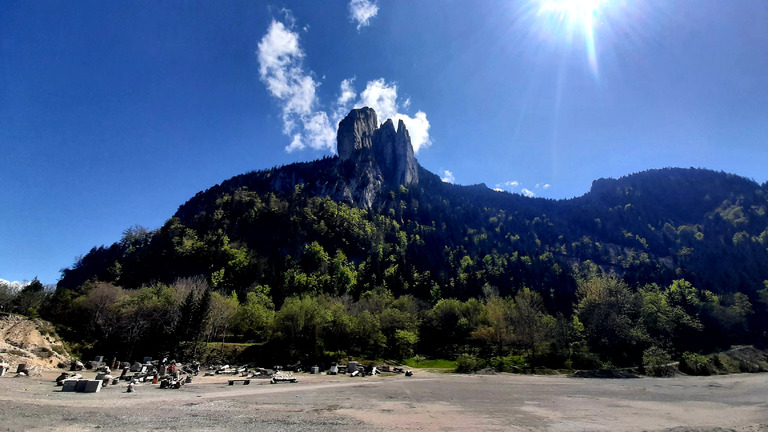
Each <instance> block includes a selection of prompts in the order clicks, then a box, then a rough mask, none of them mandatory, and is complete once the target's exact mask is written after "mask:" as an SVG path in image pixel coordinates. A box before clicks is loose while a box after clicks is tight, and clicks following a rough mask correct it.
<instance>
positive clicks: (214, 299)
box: [206, 292, 240, 344]
mask: <svg viewBox="0 0 768 432" xmlns="http://www.w3.org/2000/svg"><path fill="white" fill-rule="evenodd" d="M239 306H240V304H239V302H238V301H237V294H235V293H234V292H232V293H231V294H230V295H228V296H227V295H222V294H220V293H219V292H213V293H212V294H211V301H210V312H209V319H208V323H207V324H208V325H207V328H206V335H207V338H206V339H207V340H208V341H209V342H210V341H211V340H215V339H218V338H219V337H221V342H222V344H223V343H224V338H225V337H226V335H227V330H228V329H229V328H230V327H231V326H232V325H233V324H234V318H235V315H236V314H237V309H238V307H239Z"/></svg>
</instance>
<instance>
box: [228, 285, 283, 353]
mask: <svg viewBox="0 0 768 432" xmlns="http://www.w3.org/2000/svg"><path fill="white" fill-rule="evenodd" d="M235 319H236V321H237V326H236V327H237V330H238V331H240V332H242V333H243V335H245V337H246V338H248V339H252V340H258V341H266V340H268V339H269V338H270V336H271V335H272V329H273V327H274V322H275V305H274V303H272V299H271V298H270V296H269V287H268V286H262V285H257V286H255V287H254V288H252V289H251V290H250V291H248V293H247V294H246V300H245V302H244V303H243V304H242V305H240V309H239V310H238V312H237V317H236V318H235Z"/></svg>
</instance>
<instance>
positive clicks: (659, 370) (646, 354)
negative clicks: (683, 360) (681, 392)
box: [643, 346, 672, 376]
mask: <svg viewBox="0 0 768 432" xmlns="http://www.w3.org/2000/svg"><path fill="white" fill-rule="evenodd" d="M671 362H672V357H671V356H670V355H669V353H667V352H666V351H665V350H664V349H662V348H659V347H657V346H652V347H650V348H648V349H646V350H645V351H643V369H644V370H645V373H646V374H648V375H654V376H662V375H669V374H670V373H671V371H670V368H669V367H668V366H667V365H668V364H669V363H671Z"/></svg>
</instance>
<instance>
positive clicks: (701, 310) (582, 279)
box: [0, 157, 768, 371]
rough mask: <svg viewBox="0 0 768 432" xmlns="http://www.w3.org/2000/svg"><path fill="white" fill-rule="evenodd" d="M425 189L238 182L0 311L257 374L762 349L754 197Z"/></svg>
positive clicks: (260, 177) (89, 344)
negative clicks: (545, 195)
mask: <svg viewBox="0 0 768 432" xmlns="http://www.w3.org/2000/svg"><path fill="white" fill-rule="evenodd" d="M419 178H420V180H419V183H418V185H414V186H412V187H410V188H405V187H402V186H401V187H399V188H396V189H391V190H390V189H387V190H386V191H385V192H384V193H382V194H381V196H379V197H377V200H376V204H375V206H374V207H373V208H368V209H366V208H360V207H358V206H355V205H354V204H353V203H349V202H344V201H338V200H334V199H332V198H331V197H329V196H328V195H324V194H323V193H322V192H321V190H323V188H326V189H327V187H328V186H327V185H328V184H339V183H344V182H345V181H346V180H345V173H344V169H343V166H341V165H340V164H338V163H337V161H336V158H330V157H329V158H325V159H322V160H319V161H316V162H311V163H303V164H294V165H288V166H285V167H280V168H273V169H270V170H263V171H257V172H251V173H247V174H243V175H240V176H236V177H234V178H232V179H230V180H227V181H225V182H224V183H222V184H220V185H217V186H215V187H213V188H211V189H209V190H207V191H203V192H200V193H199V194H197V195H196V196H195V197H193V198H192V199H191V200H190V201H188V202H187V203H185V204H184V205H182V206H181V207H180V208H179V210H178V211H177V212H176V214H175V215H174V216H173V217H171V218H170V219H168V221H167V222H166V223H165V224H164V225H163V226H162V227H160V228H158V229H148V228H144V227H139V226H135V227H130V228H128V229H126V230H125V231H124V233H123V237H122V239H120V240H119V241H117V242H116V243H114V244H112V245H109V246H99V247H94V248H93V249H92V250H91V251H90V252H88V253H87V254H85V255H84V256H82V257H79V258H77V259H76V261H75V262H74V264H73V265H72V266H71V267H70V268H67V269H64V270H62V277H61V280H60V281H59V283H58V284H57V286H56V288H55V290H53V291H51V290H45V289H43V287H42V285H41V284H39V282H37V281H33V283H32V284H30V285H28V286H27V287H25V288H24V289H23V290H21V291H20V292H12V291H11V290H10V288H9V287H5V286H0V310H4V311H10V312H15V313H22V314H26V315H30V316H40V317H43V318H45V319H48V320H50V321H52V322H54V323H55V324H57V326H58V327H59V328H60V334H62V335H63V336H64V337H65V338H66V339H68V340H70V341H72V343H73V344H77V346H78V347H79V349H80V350H81V352H83V353H84V354H87V353H101V354H106V355H116V356H118V357H125V358H141V357H143V356H145V355H148V356H152V355H154V356H157V355H160V354H169V355H174V356H183V355H194V353H195V352H196V350H197V347H198V346H204V345H207V344H210V343H212V342H242V343H243V344H244V345H243V346H247V347H248V348H247V350H246V352H244V353H241V354H242V355H244V356H248V358H249V359H251V360H253V361H263V362H273V361H275V362H277V361H279V362H281V363H297V362H301V363H303V364H310V363H319V362H324V363H325V364H330V362H332V361H337V360H341V359H346V358H347V357H349V356H353V357H356V358H365V359H393V360H403V359H407V358H411V357H413V356H416V355H418V356H421V357H424V358H442V359H451V360H458V364H459V369H461V370H465V371H471V370H476V369H478V368H481V367H493V368H495V369H497V370H503V371H522V370H530V369H533V368H536V367H546V368H553V369H558V368H566V369H594V368H603V367H624V366H637V365H646V366H647V365H661V364H665V363H669V362H670V361H674V360H679V359H681V358H695V356H698V355H701V354H706V353H711V352H716V351H718V350H723V349H727V348H729V347H730V346H732V345H738V344H751V345H756V346H760V347H764V346H765V345H766V343H767V342H768V333H767V332H768V320H766V319H765V317H766V316H767V315H766V312H767V311H768V215H766V211H767V210H768V185H759V184H757V183H755V182H754V181H751V180H749V179H745V178H741V177H738V176H735V175H731V174H726V173H722V172H714V171H708V170H701V169H662V170H651V171H646V172H642V173H638V174H633V175H630V176H627V177H623V178H620V179H600V180H597V181H595V182H594V183H593V185H592V188H591V190H590V191H589V192H588V193H587V194H585V195H583V196H581V197H577V198H573V199H569V200H546V199H537V198H527V197H523V196H520V195H516V194H510V193H506V192H498V191H494V190H491V189H489V188H487V187H485V186H484V185H475V186H457V185H452V184H448V183H443V182H442V181H441V180H440V179H439V178H438V177H437V176H435V175H434V174H432V173H429V172H428V171H426V170H424V169H423V168H420V173H419ZM286 179H290V181H287V180H286Z"/></svg>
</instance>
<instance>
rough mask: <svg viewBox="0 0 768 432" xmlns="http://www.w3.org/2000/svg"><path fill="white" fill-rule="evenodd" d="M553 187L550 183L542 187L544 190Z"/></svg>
mask: <svg viewBox="0 0 768 432" xmlns="http://www.w3.org/2000/svg"><path fill="white" fill-rule="evenodd" d="M551 187H552V185H551V184H549V183H546V184H545V185H544V186H542V188H544V189H549V188H551Z"/></svg>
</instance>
